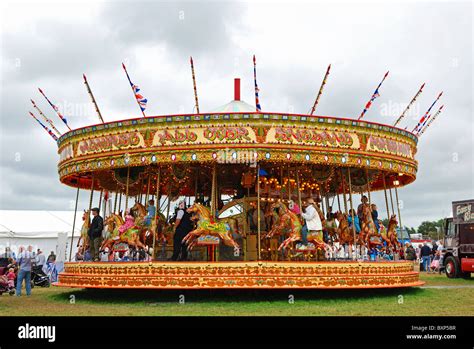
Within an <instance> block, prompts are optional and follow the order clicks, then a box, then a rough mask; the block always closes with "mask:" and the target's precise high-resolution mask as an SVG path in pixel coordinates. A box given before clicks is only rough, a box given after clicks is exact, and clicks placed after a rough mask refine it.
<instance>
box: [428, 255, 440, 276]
mask: <svg viewBox="0 0 474 349" xmlns="http://www.w3.org/2000/svg"><path fill="white" fill-rule="evenodd" d="M440 262H441V251H439V250H437V251H436V252H435V255H434V256H433V261H432V262H431V264H430V270H431V271H432V272H433V273H435V272H437V271H439V267H440Z"/></svg>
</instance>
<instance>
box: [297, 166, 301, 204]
mask: <svg viewBox="0 0 474 349" xmlns="http://www.w3.org/2000/svg"><path fill="white" fill-rule="evenodd" d="M296 190H297V191H298V205H299V206H300V210H301V206H302V205H301V191H300V172H299V170H298V169H297V170H296Z"/></svg>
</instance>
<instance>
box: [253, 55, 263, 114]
mask: <svg viewBox="0 0 474 349" xmlns="http://www.w3.org/2000/svg"><path fill="white" fill-rule="evenodd" d="M253 81H254V83H255V111H257V112H261V111H262V107H261V106H260V99H259V97H258V92H259V89H258V85H257V60H256V58H255V55H253Z"/></svg>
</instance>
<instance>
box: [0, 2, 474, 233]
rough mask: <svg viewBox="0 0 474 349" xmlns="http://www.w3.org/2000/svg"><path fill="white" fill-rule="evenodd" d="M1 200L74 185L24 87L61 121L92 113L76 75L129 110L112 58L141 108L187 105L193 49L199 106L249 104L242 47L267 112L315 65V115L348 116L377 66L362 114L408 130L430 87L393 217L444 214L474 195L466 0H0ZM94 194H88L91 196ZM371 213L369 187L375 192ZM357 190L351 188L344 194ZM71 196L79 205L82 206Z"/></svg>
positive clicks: (44, 199)
mask: <svg viewBox="0 0 474 349" xmlns="http://www.w3.org/2000/svg"><path fill="white" fill-rule="evenodd" d="M0 6H1V15H0V16H1V17H0V20H1V29H0V30H1V32H0V33H1V34H0V50H1V69H0V71H1V84H0V117H1V119H0V120H1V121H0V137H1V138H0V156H1V158H0V181H1V186H0V209H4V210H6V209H28V210H65V209H73V208H74V199H75V192H76V191H75V189H73V188H69V187H67V186H65V185H62V184H61V183H60V182H59V178H58V174H57V162H58V159H59V156H58V154H57V146H56V145H55V143H54V141H53V140H52V139H51V138H50V136H49V135H48V134H47V133H45V132H44V130H43V129H41V127H39V125H38V124H37V123H36V122H35V121H34V120H33V119H32V118H31V117H30V116H29V114H28V112H29V111H33V112H34V111H35V110H34V109H33V108H32V106H31V103H30V99H33V100H35V102H36V103H37V105H38V106H39V107H40V109H41V110H42V111H43V112H44V113H45V114H46V115H47V116H48V117H49V118H50V119H52V120H53V121H54V123H55V125H56V127H57V128H58V129H59V130H60V131H61V132H65V131H66V130H67V129H66V127H65V125H64V124H62V123H61V120H59V118H58V117H57V116H56V115H55V114H54V113H53V110H52V109H51V107H50V106H49V105H48V104H47V103H46V102H45V100H44V99H43V97H42V96H41V95H40V94H39V92H38V90H37V88H38V87H41V88H42V89H43V90H44V92H45V93H46V94H47V95H48V97H49V98H50V99H51V100H52V101H53V102H54V103H56V104H57V105H58V107H59V108H60V110H61V111H62V113H63V114H64V115H65V116H66V118H67V120H68V123H69V125H70V126H71V127H72V128H77V127H83V126H87V125H90V124H95V123H98V119H97V116H96V114H95V112H94V109H93V106H92V105H91V103H90V99H89V96H88V94H87V91H86V89H85V87H84V84H83V82H82V74H83V73H85V74H86V75H87V77H88V80H89V83H90V85H91V87H92V90H93V91H94V94H95V97H96V99H97V101H98V103H99V106H100V109H101V112H102V114H103V116H104V119H105V120H106V121H112V120H119V119H125V118H133V117H139V116H140V111H139V109H138V107H137V104H136V102H135V100H134V99H133V96H132V95H131V90H130V86H129V85H128V83H127V81H126V78H125V76H124V74H123V71H122V69H121V63H122V62H124V63H125V64H126V65H127V69H128V71H129V73H130V75H131V77H132V81H134V82H135V83H136V84H138V85H139V86H140V87H141V89H142V90H141V92H142V93H143V95H145V96H146V97H147V98H148V107H147V110H146V113H147V115H149V116H153V115H164V114H177V113H192V112H193V106H194V95H193V87H192V80H191V74H190V67H189V56H191V55H192V56H193V59H194V64H195V69H196V79H197V84H198V94H199V104H200V109H201V112H205V111H210V110H212V109H214V108H216V107H218V106H220V105H222V104H225V103H227V102H229V101H230V100H231V99H232V98H233V78H234V77H240V78H241V79H242V93H241V95H242V97H241V98H242V99H243V100H244V101H246V102H248V103H250V104H253V103H254V95H253V93H254V91H253V64H252V55H253V54H255V55H256V56H257V64H258V83H259V88H260V103H261V105H262V110H263V111H266V112H272V111H274V112H294V113H307V112H309V110H310V109H311V105H312V103H313V101H314V98H315V95H316V93H317V91H318V89H319V86H320V84H321V80H322V78H323V76H324V73H325V71H326V68H327V66H328V64H332V68H331V74H330V76H329V79H328V81H327V84H326V86H325V90H324V93H323V95H322V97H321V99H320V102H319V105H318V108H317V110H316V114H318V115H326V116H340V117H346V118H356V117H357V116H358V115H359V114H360V112H361V110H362V109H363V107H364V105H365V104H366V102H367V100H368V99H369V98H370V96H371V95H372V93H373V91H374V89H375V87H376V86H377V84H378V83H379V81H380V79H381V78H382V76H383V75H384V73H385V72H386V71H388V70H389V71H390V74H389V77H388V78H387V80H386V81H385V83H384V85H383V87H382V88H381V90H380V97H379V98H378V99H377V100H376V101H375V103H374V105H373V107H372V108H371V109H370V110H369V111H368V113H367V114H366V116H365V119H367V120H368V121H375V122H380V123H387V124H393V122H394V120H395V119H396V118H397V117H398V116H399V114H400V113H401V111H402V110H403V108H404V107H405V106H406V104H407V103H408V102H409V101H410V99H411V98H412V97H413V96H414V94H415V93H416V91H417V90H418V89H419V87H420V85H421V84H422V83H423V82H425V83H426V86H425V88H424V91H423V93H422V94H421V96H420V97H419V99H418V100H417V103H416V104H415V105H414V106H413V108H412V111H411V113H410V114H409V116H408V117H407V118H406V119H405V120H404V121H403V122H402V123H401V125H400V126H401V127H402V128H404V127H405V126H408V128H409V129H410V130H411V129H412V128H413V127H414V125H415V124H416V122H417V120H418V119H419V118H420V116H421V115H422V114H424V112H425V111H426V110H427V108H428V107H429V105H430V104H431V103H432V101H433V100H434V99H435V98H436V96H437V95H438V93H439V92H441V91H444V94H443V96H442V98H441V100H440V104H438V106H440V105H441V104H444V105H445V107H444V110H443V112H442V113H441V115H440V116H439V117H438V118H437V119H436V121H435V122H434V123H433V124H432V125H431V127H430V128H429V129H428V131H427V132H426V133H425V134H423V136H422V137H421V138H420V140H419V144H418V152H417V154H416V159H417V160H418V161H419V169H418V174H417V180H416V181H415V182H414V183H412V184H410V185H408V186H407V187H404V188H401V189H400V190H399V196H400V203H401V216H402V222H403V224H404V225H407V226H414V227H417V226H418V225H419V224H420V223H421V222H422V221H426V220H437V219H440V218H443V217H447V216H450V215H451V202H452V201H454V200H462V199H471V198H474V154H473V149H474V127H473V125H474V120H473V86H472V84H473V75H472V60H473V44H472V42H473V41H472V39H473V38H472V33H473V21H472V14H473V8H472V3H471V2H453V1H450V2H430V1H421V2H416V1H415V2H407V1H403V2H399V3H395V2H383V3H382V2H380V1H377V2H375V1H372V2H364V3H359V2H357V3H356V2H350V3H349V2H333V1H331V2H329V1H327V2H316V3H309V2H291V3H290V2H261V1H257V2H251V3H247V2H209V1H193V2H157V1H155V2H152V1H145V2H139V1H133V2H132V1H115V2H110V1H109V2H92V1H85V2H84V1H83V2H81V3H69V2H64V1H61V2H42V3H39V2H22V1H15V2H12V1H3V2H2V3H1V5H0ZM97 196H98V195H96V198H97ZM372 199H373V201H375V202H376V203H378V206H379V215H380V216H381V217H382V218H384V217H385V215H386V214H384V213H383V212H384V199H383V194H382V193H374V194H373V196H372ZM357 200H358V198H356V201H357ZM87 202H88V193H86V192H85V191H82V192H81V194H80V202H79V208H80V209H82V208H85V207H87V206H88V204H87Z"/></svg>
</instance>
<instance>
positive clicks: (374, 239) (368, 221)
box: [359, 204, 383, 249]
mask: <svg viewBox="0 0 474 349" xmlns="http://www.w3.org/2000/svg"><path fill="white" fill-rule="evenodd" d="M359 242H360V243H361V244H364V245H366V247H367V248H368V249H371V248H373V247H377V246H381V245H382V244H383V242H382V238H381V237H380V234H379V232H378V230H377V227H376V226H375V223H374V220H373V219H372V212H371V210H370V205H368V204H363V206H362V223H361V227H360V233H359Z"/></svg>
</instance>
